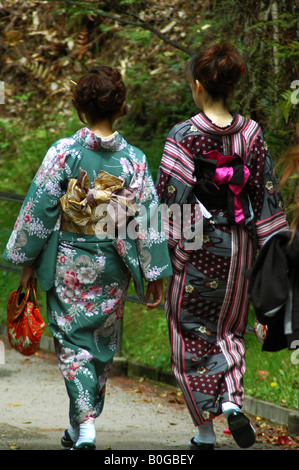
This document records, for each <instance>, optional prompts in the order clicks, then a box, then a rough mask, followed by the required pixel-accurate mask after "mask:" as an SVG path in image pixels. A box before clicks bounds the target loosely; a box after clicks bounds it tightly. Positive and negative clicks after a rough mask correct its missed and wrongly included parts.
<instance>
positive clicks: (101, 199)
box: [60, 168, 136, 238]
mask: <svg viewBox="0 0 299 470" xmlns="http://www.w3.org/2000/svg"><path fill="white" fill-rule="evenodd" d="M123 185H124V181H123V180H122V179H120V178H118V177H116V176H114V175H111V174H110V173H107V172H106V171H103V170H101V171H100V172H99V174H98V175H97V177H96V179H95V182H94V187H93V188H90V187H89V186H90V182H89V178H88V175H87V173H86V171H84V170H82V169H81V168H80V170H79V179H78V180H77V179H70V180H69V183H68V188H67V191H66V193H65V194H64V195H63V196H62V197H61V199H60V203H61V209H62V223H61V230H64V231H66V232H73V233H80V234H85V235H101V237H102V236H103V235H106V236H107V237H108V238H114V236H115V235H116V234H115V229H117V228H120V227H121V226H123V225H124V224H125V223H126V222H127V219H128V217H130V216H134V215H135V213H136V207H135V195H134V192H133V190H131V189H130V188H125V187H124V186H123ZM108 222H110V223H111V224H112V225H110V224H109V223H108ZM109 227H113V228H114V230H112V231H111V230H109Z"/></svg>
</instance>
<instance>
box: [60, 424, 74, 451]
mask: <svg viewBox="0 0 299 470" xmlns="http://www.w3.org/2000/svg"><path fill="white" fill-rule="evenodd" d="M74 444H75V442H74V441H73V440H72V438H71V436H70V435H69V432H68V430H67V429H66V430H65V431H64V433H63V435H62V438H61V445H62V447H65V448H67V449H68V448H70V447H72V446H73V445H74Z"/></svg>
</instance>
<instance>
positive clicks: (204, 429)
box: [194, 420, 216, 444]
mask: <svg viewBox="0 0 299 470" xmlns="http://www.w3.org/2000/svg"><path fill="white" fill-rule="evenodd" d="M194 441H195V442H198V443H200V442H201V443H202V444H214V442H215V441H216V436H215V433H214V429H213V421H212V420H211V421H206V422H205V423H202V424H200V425H199V426H198V433H197V435H196V436H195V437H194Z"/></svg>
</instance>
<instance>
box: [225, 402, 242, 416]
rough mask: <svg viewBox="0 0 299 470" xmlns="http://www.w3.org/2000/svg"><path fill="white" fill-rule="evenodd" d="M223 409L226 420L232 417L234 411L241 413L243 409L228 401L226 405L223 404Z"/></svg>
mask: <svg viewBox="0 0 299 470" xmlns="http://www.w3.org/2000/svg"><path fill="white" fill-rule="evenodd" d="M221 408H222V413H223V414H224V416H225V417H226V419H227V418H228V416H229V415H230V413H231V412H232V411H241V408H240V407H239V406H238V405H236V404H235V403H233V402H231V401H226V402H225V403H223V404H222V406H221Z"/></svg>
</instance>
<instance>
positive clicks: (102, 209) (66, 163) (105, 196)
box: [3, 128, 172, 426]
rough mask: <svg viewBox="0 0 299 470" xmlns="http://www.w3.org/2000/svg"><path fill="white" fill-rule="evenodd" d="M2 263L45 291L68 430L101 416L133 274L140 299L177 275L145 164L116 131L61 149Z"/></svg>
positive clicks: (53, 150)
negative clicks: (25, 269) (23, 271)
mask: <svg viewBox="0 0 299 470" xmlns="http://www.w3.org/2000/svg"><path fill="white" fill-rule="evenodd" d="M111 220H112V221H113V224H111V223H110V224H109V221H110V222H111ZM129 225H131V232H129V230H127V229H128V227H129ZM111 227H112V228H114V232H113V231H112V232H113V233H112V232H111ZM122 235H124V236H122ZM3 256H4V258H5V259H6V260H8V261H10V262H11V263H14V264H17V265H21V266H32V267H33V268H34V269H35V271H36V273H37V276H38V278H39V280H40V283H41V286H42V288H43V289H44V290H45V291H47V310H48V322H49V326H50V328H51V331H52V333H53V336H54V342H55V348H56V354H57V358H58V364H59V368H60V371H61V373H62V375H63V377H64V379H65V383H66V388H67V392H68V395H69V398H70V423H71V425H72V426H77V425H78V424H79V423H80V422H82V421H84V420H85V419H87V418H88V417H90V416H92V417H96V416H98V415H99V414H100V413H101V411H102V408H103V404H104V396H105V384H106V380H107V377H108V373H109V370H110V368H111V364H112V360H113V356H114V353H115V350H116V341H117V333H118V329H119V326H120V321H121V318H122V313H123V305H124V300H125V297H126V293H127V288H128V283H129V280H130V277H131V275H132V277H133V279H134V283H135V286H136V291H137V293H138V295H139V297H140V298H143V295H144V292H143V280H145V281H153V280H155V279H158V278H164V277H168V276H170V275H171V274H172V269H171V263H170V259H169V255H168V248H167V243H166V240H165V234H164V232H163V229H162V226H161V220H160V212H159V211H158V198H157V195H156V190H155V187H154V183H153V180H152V177H151V174H150V171H149V169H148V164H147V160H146V157H145V155H144V154H143V153H142V152H141V151H140V150H139V149H137V148H136V147H133V146H131V145H129V144H128V143H127V142H126V140H125V139H124V138H123V137H122V136H121V134H119V133H118V132H115V133H114V134H113V135H112V136H111V137H110V138H108V139H100V138H99V137H97V136H95V135H94V134H93V133H92V132H91V131H90V130H89V129H87V128H83V129H81V130H79V131H78V132H77V133H76V134H74V135H73V136H72V137H71V138H66V139H61V140H59V141H57V142H56V143H55V144H53V145H52V146H51V147H50V149H49V151H48V152H47V154H46V156H45V158H44V160H43V162H42V164H41V167H40V168H39V170H38V172H37V174H36V176H35V178H34V180H33V182H32V184H31V186H30V188H29V191H28V193H27V195H26V198H25V201H24V203H23V205H22V208H21V211H20V213H19V216H18V218H17V221H16V224H15V227H14V229H13V231H12V234H11V236H10V239H9V241H8V243H7V246H6V249H5V252H4V255H3Z"/></svg>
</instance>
